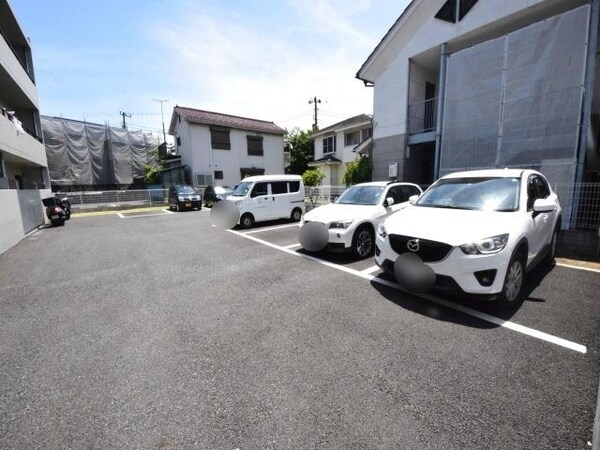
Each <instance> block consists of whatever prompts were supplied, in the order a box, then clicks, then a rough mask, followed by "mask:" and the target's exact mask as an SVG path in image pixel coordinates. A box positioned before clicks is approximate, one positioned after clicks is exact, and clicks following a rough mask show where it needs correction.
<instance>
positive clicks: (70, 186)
mask: <svg viewBox="0 0 600 450" xmlns="http://www.w3.org/2000/svg"><path fill="white" fill-rule="evenodd" d="M41 122H42V130H43V133H44V143H45V147H46V156H47V158H48V169H49V172H50V181H51V184H52V189H53V190H55V191H61V192H65V191H90V190H109V189H131V188H136V189H143V188H144V167H145V166H146V165H147V164H149V163H151V162H152V161H154V160H155V159H156V157H157V156H158V155H157V153H158V152H159V145H160V141H161V139H162V136H160V137H159V135H155V134H152V133H145V132H143V131H134V130H127V129H123V128H121V127H110V126H108V125H101V124H97V123H90V122H82V121H79V120H73V119H65V118H62V117H50V116H42V118H41ZM160 148H162V149H165V150H166V146H162V147H160ZM162 153H163V154H164V155H165V156H166V151H163V152H162Z"/></svg>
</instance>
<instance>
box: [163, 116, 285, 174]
mask: <svg viewBox="0 0 600 450" xmlns="http://www.w3.org/2000/svg"><path fill="white" fill-rule="evenodd" d="M169 134H171V135H173V136H174V137H175V143H176V148H177V153H178V154H180V155H181V161H182V163H183V164H184V165H185V167H186V179H187V180H188V183H190V184H193V185H195V186H206V185H208V184H212V183H213V179H214V184H218V185H224V186H235V185H236V184H238V183H239V182H240V180H242V179H244V178H245V177H247V176H251V175H263V174H264V175H272V174H282V173H284V154H283V135H284V134H285V130H284V129H283V128H280V127H279V126H277V125H275V124H274V123H273V122H267V121H264V120H257V119H249V118H246V117H239V116H232V115H229V114H221V113H216V112H211V111H203V110H200V109H194V108H186V107H183V106H176V107H175V108H173V115H172V116H171V124H170V126H169Z"/></svg>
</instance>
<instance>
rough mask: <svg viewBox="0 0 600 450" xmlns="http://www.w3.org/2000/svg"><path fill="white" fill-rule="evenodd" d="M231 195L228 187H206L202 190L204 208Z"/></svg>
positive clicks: (231, 192)
mask: <svg viewBox="0 0 600 450" xmlns="http://www.w3.org/2000/svg"><path fill="white" fill-rule="evenodd" d="M231 194H233V189H231V188H230V187H229V186H206V189H204V206H212V205H214V204H215V203H217V202H220V201H221V200H225V199H227V197H229V196H230V195H231Z"/></svg>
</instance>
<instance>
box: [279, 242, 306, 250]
mask: <svg viewBox="0 0 600 450" xmlns="http://www.w3.org/2000/svg"><path fill="white" fill-rule="evenodd" d="M300 247H302V244H300V243H297V244H291V245H286V246H284V247H283V248H286V249H288V250H289V249H292V248H300Z"/></svg>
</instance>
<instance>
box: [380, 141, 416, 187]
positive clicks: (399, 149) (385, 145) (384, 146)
mask: <svg viewBox="0 0 600 450" xmlns="http://www.w3.org/2000/svg"><path fill="white" fill-rule="evenodd" d="M405 151H406V150H405V136H404V135H403V134H402V135H396V136H388V137H384V138H379V139H373V174H372V179H373V181H387V180H389V179H390V177H389V171H388V169H389V163H390V162H397V163H398V177H397V178H398V180H400V181H404V179H403V171H404V165H405ZM407 181H410V180H407Z"/></svg>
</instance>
